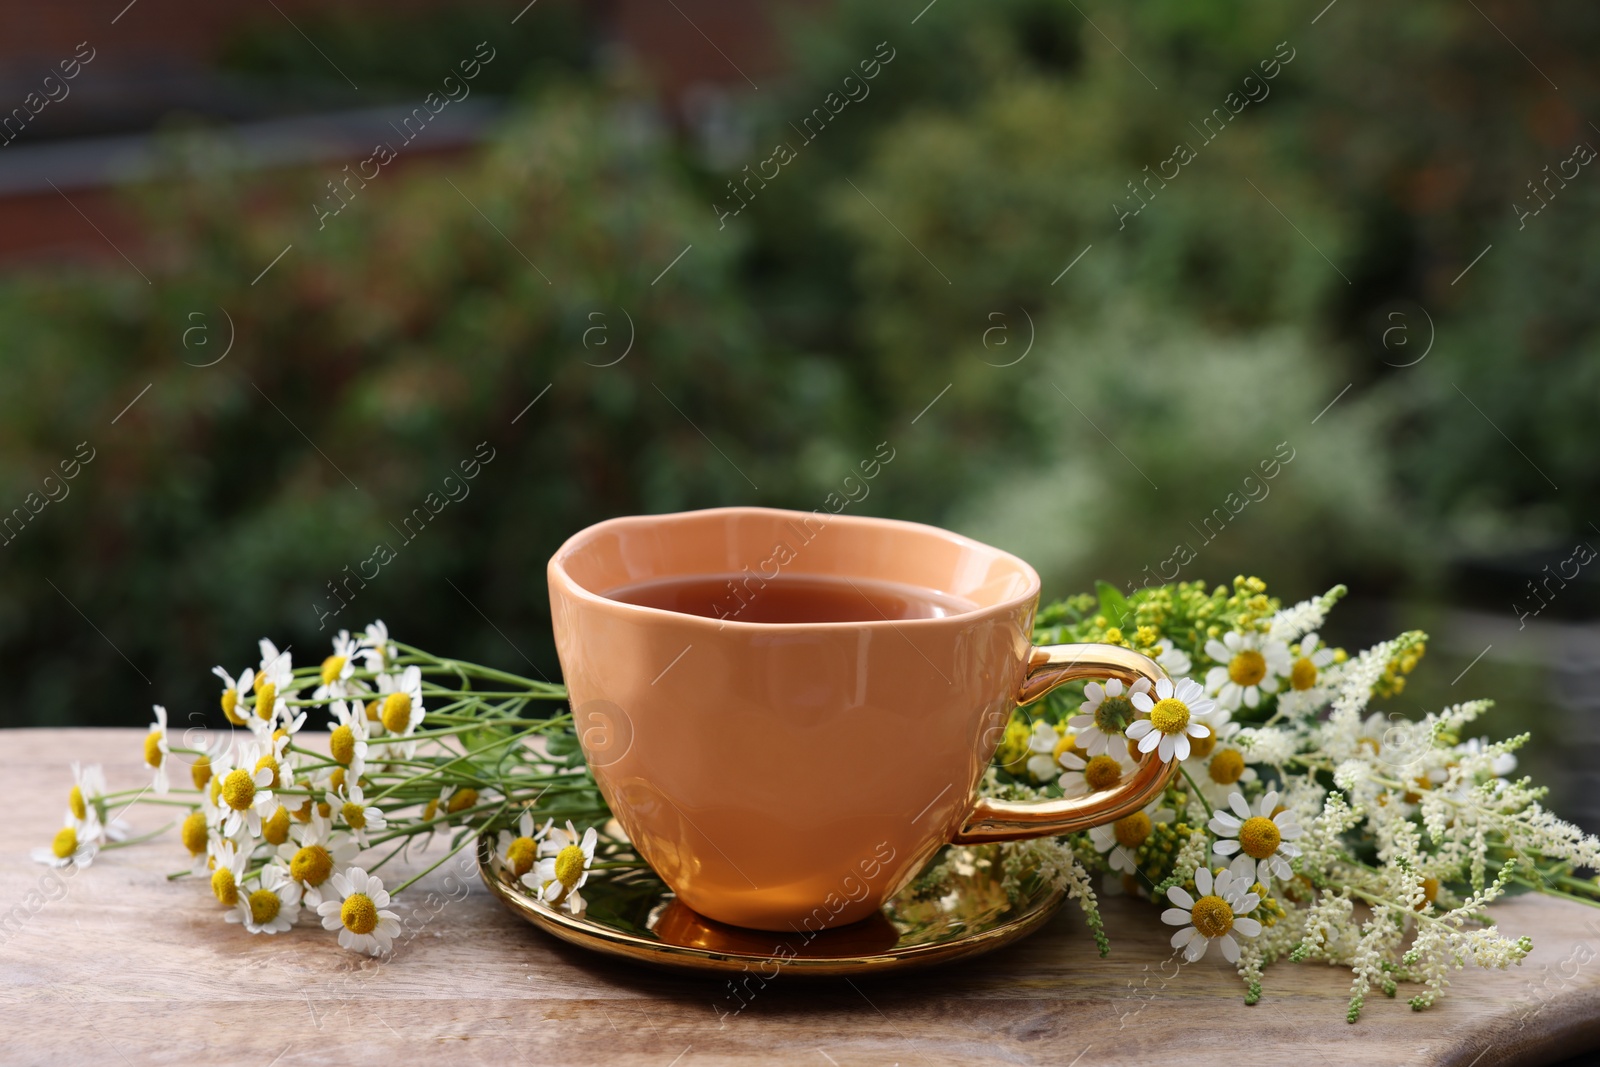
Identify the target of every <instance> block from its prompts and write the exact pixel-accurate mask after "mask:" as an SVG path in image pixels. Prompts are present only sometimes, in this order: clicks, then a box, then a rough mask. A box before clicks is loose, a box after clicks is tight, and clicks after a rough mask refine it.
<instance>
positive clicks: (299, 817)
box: [289, 797, 311, 822]
mask: <svg viewBox="0 0 1600 1067" xmlns="http://www.w3.org/2000/svg"><path fill="white" fill-rule="evenodd" d="M289 814H290V815H293V816H294V821H295V822H310V821H311V798H310V797H306V799H305V801H304V802H303V803H302V804H301V805H300V806H299V807H298V808H295V809H294V810H293V811H291V812H290V813H289Z"/></svg>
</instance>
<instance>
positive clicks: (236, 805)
mask: <svg viewBox="0 0 1600 1067" xmlns="http://www.w3.org/2000/svg"><path fill="white" fill-rule="evenodd" d="M222 799H223V800H224V801H225V802H226V803H227V805H228V807H230V808H232V809H233V810H234V811H243V810H244V809H246V808H248V807H249V806H250V805H251V804H254V803H255V801H256V783H255V780H254V779H252V778H251V777H250V772H249V771H247V770H244V769H242V768H241V769H240V770H237V771H230V772H228V777H226V778H224V779H223V780H222Z"/></svg>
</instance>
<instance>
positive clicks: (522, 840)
mask: <svg viewBox="0 0 1600 1067" xmlns="http://www.w3.org/2000/svg"><path fill="white" fill-rule="evenodd" d="M537 851H538V844H537V842H535V841H534V839H533V838H531V837H519V838H517V839H516V840H515V841H513V842H511V844H509V845H507V846H506V865H507V866H509V867H510V868H511V873H512V874H514V875H516V876H517V877H518V878H521V877H522V876H523V875H525V874H527V873H528V872H529V871H531V870H533V857H534V854H535V852H537Z"/></svg>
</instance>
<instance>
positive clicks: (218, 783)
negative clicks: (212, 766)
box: [207, 776, 222, 804]
mask: <svg viewBox="0 0 1600 1067" xmlns="http://www.w3.org/2000/svg"><path fill="white" fill-rule="evenodd" d="M207 792H209V793H210V794H211V803H213V804H215V803H217V801H218V800H219V799H220V798H221V796H222V779H221V778H218V777H215V776H213V777H212V779H211V781H210V783H208V786H207Z"/></svg>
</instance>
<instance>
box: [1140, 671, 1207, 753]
mask: <svg viewBox="0 0 1600 1067" xmlns="http://www.w3.org/2000/svg"><path fill="white" fill-rule="evenodd" d="M1155 697H1156V699H1154V700H1152V699H1151V698H1150V694H1149V693H1148V692H1145V693H1135V694H1134V695H1133V706H1134V707H1136V708H1138V709H1139V710H1140V711H1141V712H1143V713H1145V714H1146V715H1148V716H1149V718H1148V719H1139V720H1138V721H1137V722H1135V723H1133V725H1131V726H1129V727H1128V737H1129V738H1131V739H1132V740H1134V741H1137V742H1139V751H1140V752H1144V753H1149V752H1150V751H1152V750H1155V751H1157V752H1158V753H1159V755H1160V757H1161V759H1162V761H1163V762H1165V763H1171V762H1172V759H1173V757H1174V756H1176V757H1177V758H1178V759H1180V760H1186V759H1188V758H1189V739H1190V738H1191V737H1209V736H1210V735H1211V728H1210V727H1209V726H1207V725H1206V719H1207V717H1209V716H1210V715H1211V713H1212V711H1213V710H1214V708H1215V705H1214V704H1213V703H1212V701H1211V700H1209V699H1208V698H1207V697H1206V695H1205V693H1204V692H1203V691H1202V690H1201V688H1200V686H1198V685H1197V684H1195V682H1194V681H1193V680H1192V679H1189V678H1180V679H1178V680H1177V681H1176V682H1173V681H1171V680H1170V679H1167V678H1163V679H1161V680H1160V681H1159V682H1157V683H1156V685H1155Z"/></svg>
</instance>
